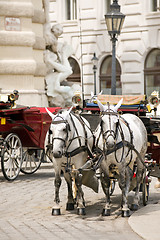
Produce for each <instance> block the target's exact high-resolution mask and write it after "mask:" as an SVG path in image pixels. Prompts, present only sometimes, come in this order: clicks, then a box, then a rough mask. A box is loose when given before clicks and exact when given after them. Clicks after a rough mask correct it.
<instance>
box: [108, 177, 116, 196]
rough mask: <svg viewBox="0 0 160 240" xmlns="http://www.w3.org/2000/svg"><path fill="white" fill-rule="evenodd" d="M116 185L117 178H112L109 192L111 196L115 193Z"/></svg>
mask: <svg viewBox="0 0 160 240" xmlns="http://www.w3.org/2000/svg"><path fill="white" fill-rule="evenodd" d="M115 185H116V180H114V179H112V180H111V181H110V188H109V194H110V196H111V195H112V194H113V192H114V189H115Z"/></svg>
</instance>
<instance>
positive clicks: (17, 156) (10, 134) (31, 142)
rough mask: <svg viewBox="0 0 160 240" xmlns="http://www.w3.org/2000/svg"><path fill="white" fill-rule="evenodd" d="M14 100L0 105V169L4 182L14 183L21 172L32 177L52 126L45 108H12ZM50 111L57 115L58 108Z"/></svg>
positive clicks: (40, 159) (39, 162)
mask: <svg viewBox="0 0 160 240" xmlns="http://www.w3.org/2000/svg"><path fill="white" fill-rule="evenodd" d="M12 95H13V94H12ZM9 96H10V95H9ZM11 97H12V98H13V97H14V96H11ZM14 100H15V99H14V98H13V99H12V100H9V101H7V102H0V154H1V168H2V172H3V174H4V177H5V178H6V179H7V180H14V179H15V178H16V177H17V176H18V174H19V172H20V171H22V172H23V173H33V172H35V171H36V170H37V169H38V168H39V167H40V164H41V162H42V159H43V158H44V154H43V153H44V142H45V137H46V133H47V131H48V130H49V126H50V124H51V118H50V116H49V115H48V113H47V112H46V110H45V108H38V107H24V106H21V107H17V108H12V107H13V105H14ZM49 109H50V111H52V112H53V113H56V112H57V111H58V110H59V109H60V108H58V107H57V108H49Z"/></svg>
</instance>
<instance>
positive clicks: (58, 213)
mask: <svg viewBox="0 0 160 240" xmlns="http://www.w3.org/2000/svg"><path fill="white" fill-rule="evenodd" d="M52 215H53V216H58V215H61V210H60V208H53V209H52Z"/></svg>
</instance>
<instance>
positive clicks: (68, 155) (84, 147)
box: [64, 146, 88, 158]
mask: <svg viewBox="0 0 160 240" xmlns="http://www.w3.org/2000/svg"><path fill="white" fill-rule="evenodd" d="M86 150H88V147H87V146H80V147H79V148H76V149H75V150H73V151H72V152H65V154H64V156H65V157H67V158H68V157H74V156H75V155H77V154H79V153H81V152H85V151H86Z"/></svg>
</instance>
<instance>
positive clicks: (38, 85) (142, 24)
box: [0, 0, 160, 106]
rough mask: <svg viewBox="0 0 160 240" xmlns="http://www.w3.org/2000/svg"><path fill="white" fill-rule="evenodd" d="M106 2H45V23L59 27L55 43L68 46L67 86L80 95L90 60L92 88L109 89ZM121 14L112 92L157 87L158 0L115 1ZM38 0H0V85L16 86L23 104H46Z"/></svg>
mask: <svg viewBox="0 0 160 240" xmlns="http://www.w3.org/2000/svg"><path fill="white" fill-rule="evenodd" d="M112 2H113V1H112V0H87V1H86V0H50V5H49V16H50V22H51V26H52V25H54V24H56V23H59V24H61V25H62V26H63V34H62V36H61V37H60V41H66V42H67V43H69V44H70V45H71V46H72V47H73V50H74V54H73V55H72V56H71V57H70V58H69V61H70V64H71V66H72V69H73V74H72V75H71V76H70V77H68V79H67V81H69V83H70V84H72V83H79V84H81V88H82V92H83V95H84V98H89V97H90V93H91V91H92V92H94V71H93V64H92V61H91V59H92V58H93V56H94V53H95V54H96V57H97V58H98V63H97V71H96V91H97V93H98V92H100V91H101V90H103V93H104V94H110V91H111V59H112V56H111V54H112V43H111V41H110V36H109V34H108V31H107V28H106V23H105V18H104V15H105V14H106V13H107V12H108V11H109V6H110V3H112ZM118 3H119V5H120V6H121V12H122V13H123V14H125V15H126V17H125V21H124V25H123V28H122V31H121V34H120V36H119V37H118V41H117V44H116V69H117V71H116V79H117V94H131V95H133V94H136V95H137V94H147V95H148V96H149V95H150V94H151V93H152V92H153V91H155V90H156V91H160V0H147V1H146V0H119V1H118ZM44 21H45V20H44V10H43V4H42V0H18V1H17V0H16V1H14V0H12V1H11V0H10V1H9V0H6V1H3V0H1V1H0V88H1V92H7V93H8V92H9V91H12V90H14V89H17V90H18V91H19V92H20V98H19V101H20V103H21V104H25V105H36V106H47V96H46V91H45V81H44V77H45V74H46V72H45V63H44V59H43V52H44V49H45V43H44V37H43V24H44Z"/></svg>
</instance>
